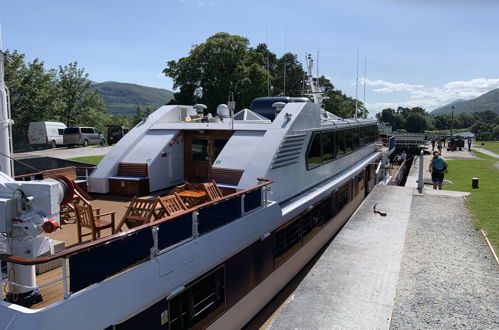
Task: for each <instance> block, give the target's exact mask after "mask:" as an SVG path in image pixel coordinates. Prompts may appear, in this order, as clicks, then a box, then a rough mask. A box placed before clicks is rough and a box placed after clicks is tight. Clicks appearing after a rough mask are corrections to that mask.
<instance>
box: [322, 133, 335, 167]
mask: <svg viewBox="0 0 499 330" xmlns="http://www.w3.org/2000/svg"><path fill="white" fill-rule="evenodd" d="M322 154H323V160H324V162H328V161H330V160H332V159H333V158H334V136H333V131H327V132H323V133H322Z"/></svg>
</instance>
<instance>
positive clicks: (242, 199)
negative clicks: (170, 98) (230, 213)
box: [241, 194, 246, 216]
mask: <svg viewBox="0 0 499 330" xmlns="http://www.w3.org/2000/svg"><path fill="white" fill-rule="evenodd" d="M245 196H246V194H242V195H241V216H243V215H244V214H245V212H244V197H245Z"/></svg>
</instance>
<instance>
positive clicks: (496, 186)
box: [445, 144, 499, 253]
mask: <svg viewBox="0 0 499 330" xmlns="http://www.w3.org/2000/svg"><path fill="white" fill-rule="evenodd" d="M498 147H499V144H498ZM475 153H476V154H477V156H479V157H480V158H482V159H481V160H447V162H448V164H449V173H448V174H446V176H445V178H446V179H448V180H450V181H452V185H450V186H449V188H448V189H450V190H457V191H468V192H471V195H470V196H468V197H467V206H468V208H469V210H470V211H471V214H472V215H473V224H474V226H475V228H476V229H483V230H484V231H485V233H486V234H487V237H488V238H489V240H490V242H491V244H492V246H493V247H494V250H495V251H496V253H497V252H499V216H498V215H499V169H498V168H497V167H495V164H496V163H498V162H499V159H498V158H493V157H490V156H487V155H485V154H482V153H479V152H475ZM472 178H478V179H479V189H472V188H471V179H472Z"/></svg>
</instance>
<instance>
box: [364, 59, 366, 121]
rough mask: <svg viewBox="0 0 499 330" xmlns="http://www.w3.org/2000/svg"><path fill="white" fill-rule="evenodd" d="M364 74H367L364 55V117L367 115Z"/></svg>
mask: <svg viewBox="0 0 499 330" xmlns="http://www.w3.org/2000/svg"><path fill="white" fill-rule="evenodd" d="M366 76H367V56H364V118H366V117H367V108H366V79H367V78H366Z"/></svg>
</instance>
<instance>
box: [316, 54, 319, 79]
mask: <svg viewBox="0 0 499 330" xmlns="http://www.w3.org/2000/svg"><path fill="white" fill-rule="evenodd" d="M316 76H317V79H319V49H317V75H316Z"/></svg>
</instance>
